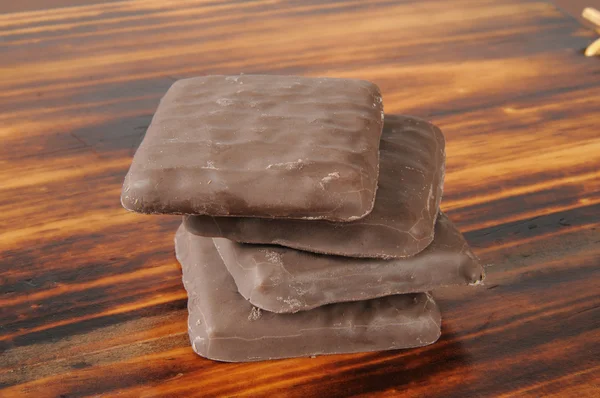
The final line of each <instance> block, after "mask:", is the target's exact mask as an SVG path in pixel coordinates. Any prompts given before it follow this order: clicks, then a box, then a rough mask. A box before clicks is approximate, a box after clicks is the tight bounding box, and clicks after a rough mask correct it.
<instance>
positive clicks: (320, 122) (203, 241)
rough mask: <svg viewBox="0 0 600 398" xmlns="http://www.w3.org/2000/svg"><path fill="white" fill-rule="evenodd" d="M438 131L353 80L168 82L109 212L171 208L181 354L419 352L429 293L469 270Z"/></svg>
mask: <svg viewBox="0 0 600 398" xmlns="http://www.w3.org/2000/svg"><path fill="white" fill-rule="evenodd" d="M444 164H445V151H444V138H443V136H442V133H441V131H440V130H439V129H438V128H437V127H435V126H434V125H432V124H430V123H428V122H426V121H423V120H421V119H418V118H414V117H409V116H400V115H385V117H384V113H383V103H382V98H381V94H380V91H379V89H378V87H377V86H376V85H374V84H372V83H369V82H366V81H362V80H348V79H331V78H304V77H293V76H251V75H241V76H207V77H198V78H192V79H184V80H180V81H177V82H175V83H174V84H173V86H172V87H171V88H170V89H169V91H168V92H167V93H166V95H165V96H164V97H163V99H162V100H161V102H160V105H159V107H158V109H157V111H156V114H155V115H154V118H153V120H152V123H151V125H150V126H149V128H148V131H147V133H146V136H145V138H144V140H143V142H142V144H141V145H140V147H139V149H138V151H137V152H136V154H135V157H134V159H133V163H132V165H131V168H130V170H129V173H128V174H127V176H126V178H125V183H124V186H123V191H122V197H121V200H122V203H123V206H124V207H125V208H126V209H128V210H132V211H136V212H140V213H148V214H183V215H184V217H183V223H182V225H181V226H180V228H179V230H178V231H177V233H176V236H175V251H176V255H177V259H178V260H179V262H180V263H181V265H182V269H183V282H184V285H185V288H186V290H187V292H188V296H189V301H188V309H189V325H188V329H189V334H190V339H191V343H192V346H193V348H194V350H195V351H196V352H197V353H198V354H200V355H202V356H204V357H207V358H211V359H216V360H222V361H253V360H265V359H274V358H285V357H296V356H310V355H319V354H334V353H349V352H360V351H375V350H387V349H398V348H409V347H417V346H423V345H427V344H430V343H433V342H434V341H436V340H437V339H438V337H439V336H440V324H441V316H440V312H439V309H438V307H437V305H436V303H435V301H434V300H433V298H432V296H431V295H430V293H429V291H431V290H432V289H435V288H436V287H440V286H451V285H470V284H475V283H478V282H479V281H481V280H482V278H483V268H482V267H481V265H480V263H479V262H478V260H477V258H476V257H475V256H474V255H473V253H472V252H471V250H470V249H469V247H468V245H467V243H466V242H465V240H464V238H463V236H462V235H461V233H460V232H459V231H458V230H457V229H456V227H455V226H454V225H453V224H452V222H451V221H450V220H449V219H448V218H447V217H446V216H445V215H444V214H442V213H440V211H439V205H440V200H441V197H442V188H443V182H444Z"/></svg>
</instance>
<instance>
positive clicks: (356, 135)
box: [121, 75, 383, 221]
mask: <svg viewBox="0 0 600 398" xmlns="http://www.w3.org/2000/svg"><path fill="white" fill-rule="evenodd" d="M382 127H383V104H382V100H381V94H380V91H379V88H378V87H377V86H376V85H374V84H373V83H370V82H367V81H363V80H351V79H332V78H305V77H297V76H260V75H255V76H253V75H241V76H206V77H197V78H191V79H183V80H179V81H177V82H175V83H174V84H173V85H172V86H171V88H170V89H169V90H168V92H167V93H166V94H165V96H164V97H163V98H162V100H161V101H160V104H159V106H158V109H157V111H156V113H155V115H154V118H153V119H152V123H151V124H150V126H149V127H148V131H147V132H146V136H145V137H144V140H143V142H142V143H141V145H140V147H139V149H138V150H137V152H136V154H135V156H134V158H133V162H132V165H131V168H130V169H129V172H128V174H127V176H126V177H125V183H124V184H123V191H122V194H121V202H122V204H123V206H124V207H125V208H126V209H128V210H131V211H137V212H140V213H161V214H203V215H210V216H244V217H267V218H296V219H324V220H331V221H352V220H357V219H360V218H362V217H364V216H366V215H367V214H369V213H370V211H371V209H372V208H373V203H374V200H375V191H376V189H377V179H378V174H379V140H380V137H381V131H382Z"/></svg>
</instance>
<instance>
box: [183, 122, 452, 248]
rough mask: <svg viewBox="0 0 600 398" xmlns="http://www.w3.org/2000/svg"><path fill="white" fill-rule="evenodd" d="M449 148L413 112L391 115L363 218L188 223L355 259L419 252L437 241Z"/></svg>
mask: <svg viewBox="0 0 600 398" xmlns="http://www.w3.org/2000/svg"><path fill="white" fill-rule="evenodd" d="M444 148H445V146H444V137H443V135H442V132H441V131H440V130H439V129H438V128H437V127H435V126H434V125H432V124H430V123H428V122H426V121H424V120H421V119H418V118H414V117H410V116H399V115H386V116H385V123H384V127H383V134H382V137H381V145H380V159H381V165H380V173H379V187H378V189H377V197H376V198H375V206H374V207H373V211H372V212H371V213H370V214H369V215H367V216H366V217H364V218H362V219H361V220H357V221H353V222H347V223H335V222H330V221H306V220H282V219H262V218H241V217H214V218H213V217H207V216H189V217H185V218H184V223H185V225H186V228H187V229H188V230H189V231H191V232H192V233H195V234H197V235H201V236H213V237H223V238H227V239H231V240H233V241H236V242H246V243H266V244H278V245H282V246H287V247H292V248H295V249H299V250H305V251H310V252H314V253H324V254H335V255H340V256H349V257H372V258H394V257H396V258H399V257H409V256H413V255H415V254H417V253H418V252H420V251H421V250H423V249H425V248H426V247H427V246H428V245H429V244H430V243H431V241H432V240H433V231H434V225H435V219H436V216H437V212H438V208H439V204H440V200H441V198H442V189H443V184H444V164H445V152H444Z"/></svg>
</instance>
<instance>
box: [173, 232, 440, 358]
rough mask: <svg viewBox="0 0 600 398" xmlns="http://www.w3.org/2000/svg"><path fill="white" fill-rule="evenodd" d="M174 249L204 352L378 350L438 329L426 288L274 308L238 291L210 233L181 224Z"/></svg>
mask: <svg viewBox="0 0 600 398" xmlns="http://www.w3.org/2000/svg"><path fill="white" fill-rule="evenodd" d="M175 250H176V254H177V258H178V260H179V262H180V263H181V265H182V268H183V283H184V286H185V288H186V290H187V292H188V297H189V299H188V310H189V318H188V332H189V336H190V341H191V343H192V347H193V349H194V351H195V352H196V353H198V354H199V355H202V356H204V357H206V358H210V359H214V360H220V361H227V362H244V361H259V360H267V359H277V358H289V357H299V356H309V355H322V354H339V353H351V352H365V351H379V350H389V349H398V348H410V347H418V346H424V345H427V344H431V343H433V342H435V341H436V340H437V339H438V338H439V336H440V324H441V317H440V312H439V309H438V307H437V305H436V304H435V302H434V301H433V299H432V298H431V296H430V295H429V294H428V293H418V294H408V295H396V296H388V297H384V298H380V299H375V300H367V301H359V302H353V303H341V304H331V305H327V306H323V307H319V308H315V309H313V310H310V311H302V312H298V313H295V314H275V313H272V312H268V311H263V310H260V309H258V308H256V307H254V306H253V305H252V304H250V303H249V302H248V301H246V299H244V298H243V297H242V296H241V295H240V294H239V293H238V292H237V289H236V285H235V282H234V281H233V278H232V277H231V275H230V274H229V273H228V272H227V269H226V267H225V265H224V264H223V262H222V261H221V258H220V257H219V254H218V253H217V250H216V249H215V246H214V245H213V242H212V239H210V238H204V237H200V236H196V235H193V234H191V233H189V232H187V231H186V230H185V228H184V227H183V225H182V226H181V227H180V228H179V230H178V231H177V234H176V237H175Z"/></svg>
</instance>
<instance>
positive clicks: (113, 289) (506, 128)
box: [0, 0, 600, 397]
mask: <svg viewBox="0 0 600 398" xmlns="http://www.w3.org/2000/svg"><path fill="white" fill-rule="evenodd" d="M54 3H56V4H54ZM66 5H69V7H66V8H65V7H64V6H66ZM58 6H61V7H58ZM22 9H23V10H24V11H22V12H19V10H20V8H19V2H12V1H11V2H6V4H4V2H1V3H0V11H3V12H4V13H3V14H0V55H1V57H0V140H1V143H2V144H1V145H0V166H1V167H0V266H1V267H0V275H1V276H0V278H1V279H0V284H1V286H0V289H1V290H0V293H1V294H0V351H1V357H0V388H2V389H1V390H0V396H2V397H21V396H31V397H46V396H47V397H58V396H61V397H73V396H85V395H91V396H115V395H117V394H119V396H124V397H129V396H131V397H138V396H143V397H152V396H182V397H188V396H233V395H245V396H301V397H335V396H347V395H358V396H361V395H362V396H367V395H368V396H384V397H388V396H390V397H391V396H408V397H422V396H428V397H470V396H476V397H480V396H535V397H539V396H556V397H598V396H600V133H599V127H598V126H599V123H598V122H599V120H600V114H599V111H600V60H599V59H598V58H585V57H584V56H583V54H582V53H583V49H584V48H585V47H586V45H587V44H589V43H590V42H591V41H592V40H593V39H594V38H595V37H597V36H596V34H595V33H594V32H593V31H592V30H588V29H586V28H584V27H582V26H581V25H579V24H578V23H577V22H576V21H575V20H574V19H572V18H570V17H568V16H566V15H565V14H563V13H561V12H560V11H558V10H557V9H556V8H555V7H554V6H553V5H551V4H549V3H546V2H544V1H541V0H534V1H522V0H482V1H472V0H448V1H446V0H444V1H442V0H437V1H436V0H424V1H387V0H374V1H368V2H367V1H362V0H361V1H359V0H342V1H316V0H310V1H292V2H284V1H278V0H266V1H224V2H217V1H201V0H180V1H161V0H132V1H112V2H102V3H98V4H92V3H91V2H85V1H75V0H73V1H69V0H60V1H55V2H53V1H42V0H37V1H31V0H29V1H23V8H22ZM240 72H244V73H272V74H301V75H307V76H338V77H357V78H363V79H368V80H372V81H374V82H376V83H377V84H378V85H379V86H380V87H381V89H382V92H383V95H384V104H385V109H386V112H388V113H406V114H413V115H417V116H421V117H424V118H427V119H429V120H432V121H433V122H434V123H436V124H437V125H439V126H440V127H441V128H442V130H443V131H444V133H445V135H446V140H447V159H448V160H447V174H446V184H445V194H444V199H443V204H442V208H443V209H444V210H445V211H446V212H447V213H448V214H449V216H450V218H451V219H452V220H454V221H455V222H456V223H457V224H458V225H459V226H460V228H461V230H462V231H464V232H465V235H466V237H467V239H468V240H469V242H470V243H471V244H472V246H473V248H474V251H475V252H476V254H478V255H479V256H480V257H481V258H482V260H483V261H484V262H485V263H486V264H488V267H487V273H488V278H487V279H486V281H485V285H483V286H478V287H473V288H466V289H444V290H440V291H437V292H435V296H436V298H437V299H438V302H439V304H440V306H441V308H442V311H443V335H442V338H441V339H440V340H439V341H438V342H437V343H436V344H434V345H431V346H428V347H424V348H421V349H413V350H406V351H392V352H378V353H366V354H357V355H336V356H322V357H317V358H306V359H291V360H281V361H272V362H262V363H252V364H226V363H218V362H213V361H210V360H205V359H203V358H200V357H198V356H196V354H194V353H193V352H192V350H191V348H190V345H189V342H188V339H187V326H186V317H187V310H186V295H185V291H184V290H183V287H182V284H181V273H180V268H179V266H178V264H177V262H176V260H175V257H174V253H173V234H174V232H175V229H176V227H177V225H178V223H179V221H180V220H179V218H178V217H167V216H142V215H136V214H130V213H127V212H126V211H125V210H123V209H122V208H121V207H120V204H119V192H120V186H121V183H122V179H123V177H124V175H125V172H126V171H127V168H128V166H129V163H130V161H131V157H132V154H133V153H134V151H135V149H136V147H137V145H138V144H139V142H140V140H141V138H142V136H143V134H144V132H145V129H146V127H147V126H148V124H149V122H150V119H151V117H152V114H153V112H154V110H155V108H156V106H157V104H158V100H159V99H160V97H161V96H162V94H164V92H165V91H166V89H167V88H168V87H169V85H170V84H171V83H172V82H173V81H174V80H176V79H178V78H181V77H188V76H195V75H203V74H236V73H240Z"/></svg>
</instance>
